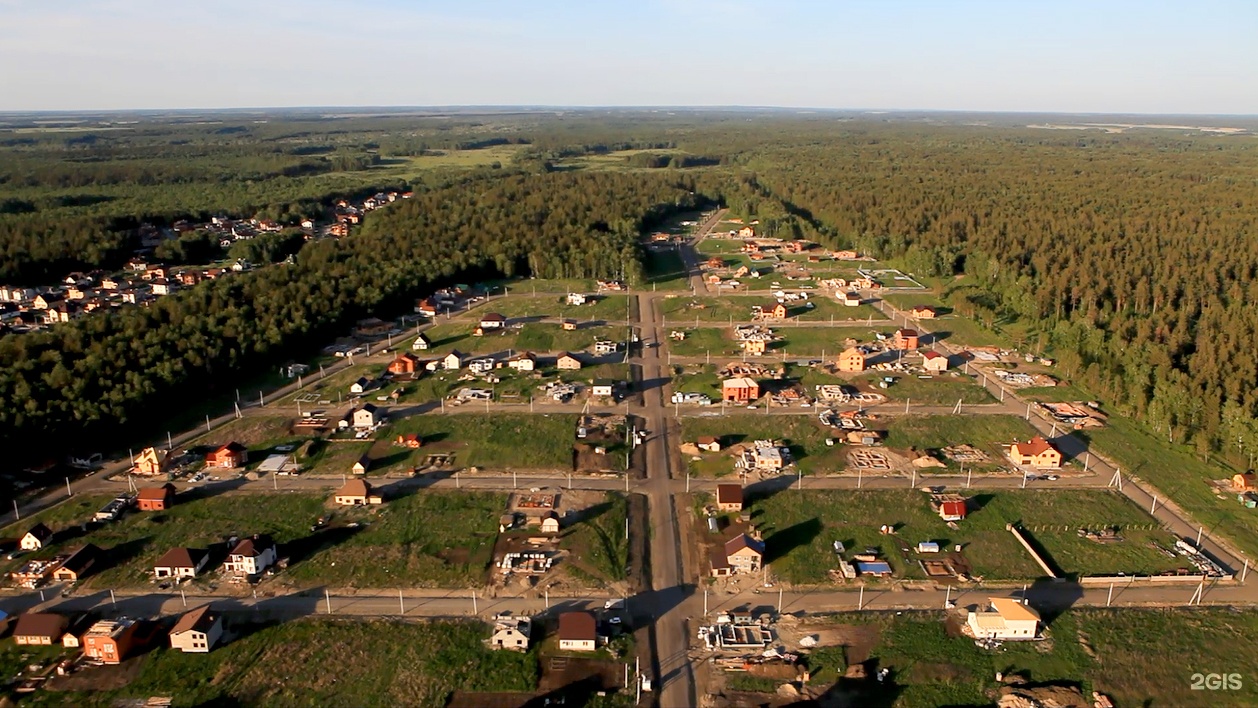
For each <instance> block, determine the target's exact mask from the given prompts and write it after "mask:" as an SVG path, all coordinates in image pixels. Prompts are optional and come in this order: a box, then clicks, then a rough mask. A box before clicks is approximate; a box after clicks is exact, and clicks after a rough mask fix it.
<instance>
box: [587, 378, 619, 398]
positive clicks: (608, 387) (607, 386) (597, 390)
mask: <svg viewBox="0 0 1258 708" xmlns="http://www.w3.org/2000/svg"><path fill="white" fill-rule="evenodd" d="M614 388H616V383H615V382H614V381H610V380H608V379H596V380H595V381H594V387H593V388H592V389H591V393H593V394H594V395H595V396H608V397H610V396H611V395H612V390H613V389H614Z"/></svg>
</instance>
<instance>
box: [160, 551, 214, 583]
mask: <svg viewBox="0 0 1258 708" xmlns="http://www.w3.org/2000/svg"><path fill="white" fill-rule="evenodd" d="M209 562H210V552H209V551H206V550H203V549H200V548H172V549H170V550H169V551H166V553H165V554H163V555H162V557H161V558H158V559H157V562H156V563H154V564H153V577H155V578H195V577H197V574H198V573H200V572H201V571H202V570H205V565H206V564H207V563H209Z"/></svg>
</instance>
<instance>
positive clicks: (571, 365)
mask: <svg viewBox="0 0 1258 708" xmlns="http://www.w3.org/2000/svg"><path fill="white" fill-rule="evenodd" d="M555 366H556V367H557V368H558V369H559V370H560V371H577V370H579V369H580V368H581V360H580V359H578V358H576V357H575V356H573V355H572V354H571V353H569V352H563V353H562V354H560V355H559V358H558V359H556V360H555Z"/></svg>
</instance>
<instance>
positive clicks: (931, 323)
mask: <svg viewBox="0 0 1258 708" xmlns="http://www.w3.org/2000/svg"><path fill="white" fill-rule="evenodd" d="M925 325H926V328H927V329H929V330H930V331H931V332H933V333H935V334H936V335H938V336H939V338H940V339H942V340H944V341H946V342H947V343H948V344H951V345H954V346H955V345H961V346H971V347H1008V346H1011V344H1010V341H1009V340H1008V339H1007V338H1006V337H1003V336H1001V335H1000V334H997V333H995V332H992V331H991V330H989V329H987V328H985V327H983V326H982V325H980V324H978V323H977V322H975V321H974V320H971V319H968V318H965V317H957V316H951V315H950V316H948V317H944V318H942V319H936V320H927V321H926V323H925Z"/></svg>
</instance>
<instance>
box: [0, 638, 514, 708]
mask: <svg viewBox="0 0 1258 708" xmlns="http://www.w3.org/2000/svg"><path fill="white" fill-rule="evenodd" d="M243 634H244V636H242V637H240V638H238V639H236V640H234V641H231V642H229V643H227V644H225V645H223V646H221V647H219V648H217V649H215V650H214V651H213V652H211V653H209V654H184V653H182V652H178V651H172V650H169V649H158V650H156V651H154V652H153V653H151V654H150V655H148V656H146V657H144V658H143V659H142V660H141V661H142V662H143V663H142V665H141V667H140V670H139V674H138V676H136V678H135V680H134V681H132V682H131V683H130V684H129V685H128V686H126V687H124V688H121V689H117V690H113V691H100V692H75V693H61V692H50V691H44V692H40V693H38V694H36V697H35V699H34V700H33V701H31V702H32V704H33V705H49V706H52V705H76V706H84V707H85V708H90V707H93V706H110V705H115V704H116V702H117V701H118V700H119V699H122V698H145V697H148V696H155V695H156V696H171V697H172V698H173V699H174V705H176V706H209V705H218V706H246V705H247V706H297V705H305V706H322V705H354V706H363V707H364V708H366V707H368V706H397V705H409V706H443V705H445V704H446V702H447V700H448V699H449V696H450V694H451V693H452V692H454V691H456V690H464V691H531V690H534V689H535V688H536V686H537V678H538V663H537V657H536V654H535V653H527V654H521V653H518V652H510V651H493V650H491V649H489V648H487V647H486V646H485V645H484V644H483V640H484V639H487V638H488V637H489V635H490V630H489V626H488V625H486V624H483V623H480V622H432V623H409V622H388V621H382V620H358V621H333V620H299V621H294V622H288V623H285V624H278V625H271V626H262V627H252V628H246V631H245V632H244V633H243ZM8 641H11V640H8Z"/></svg>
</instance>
